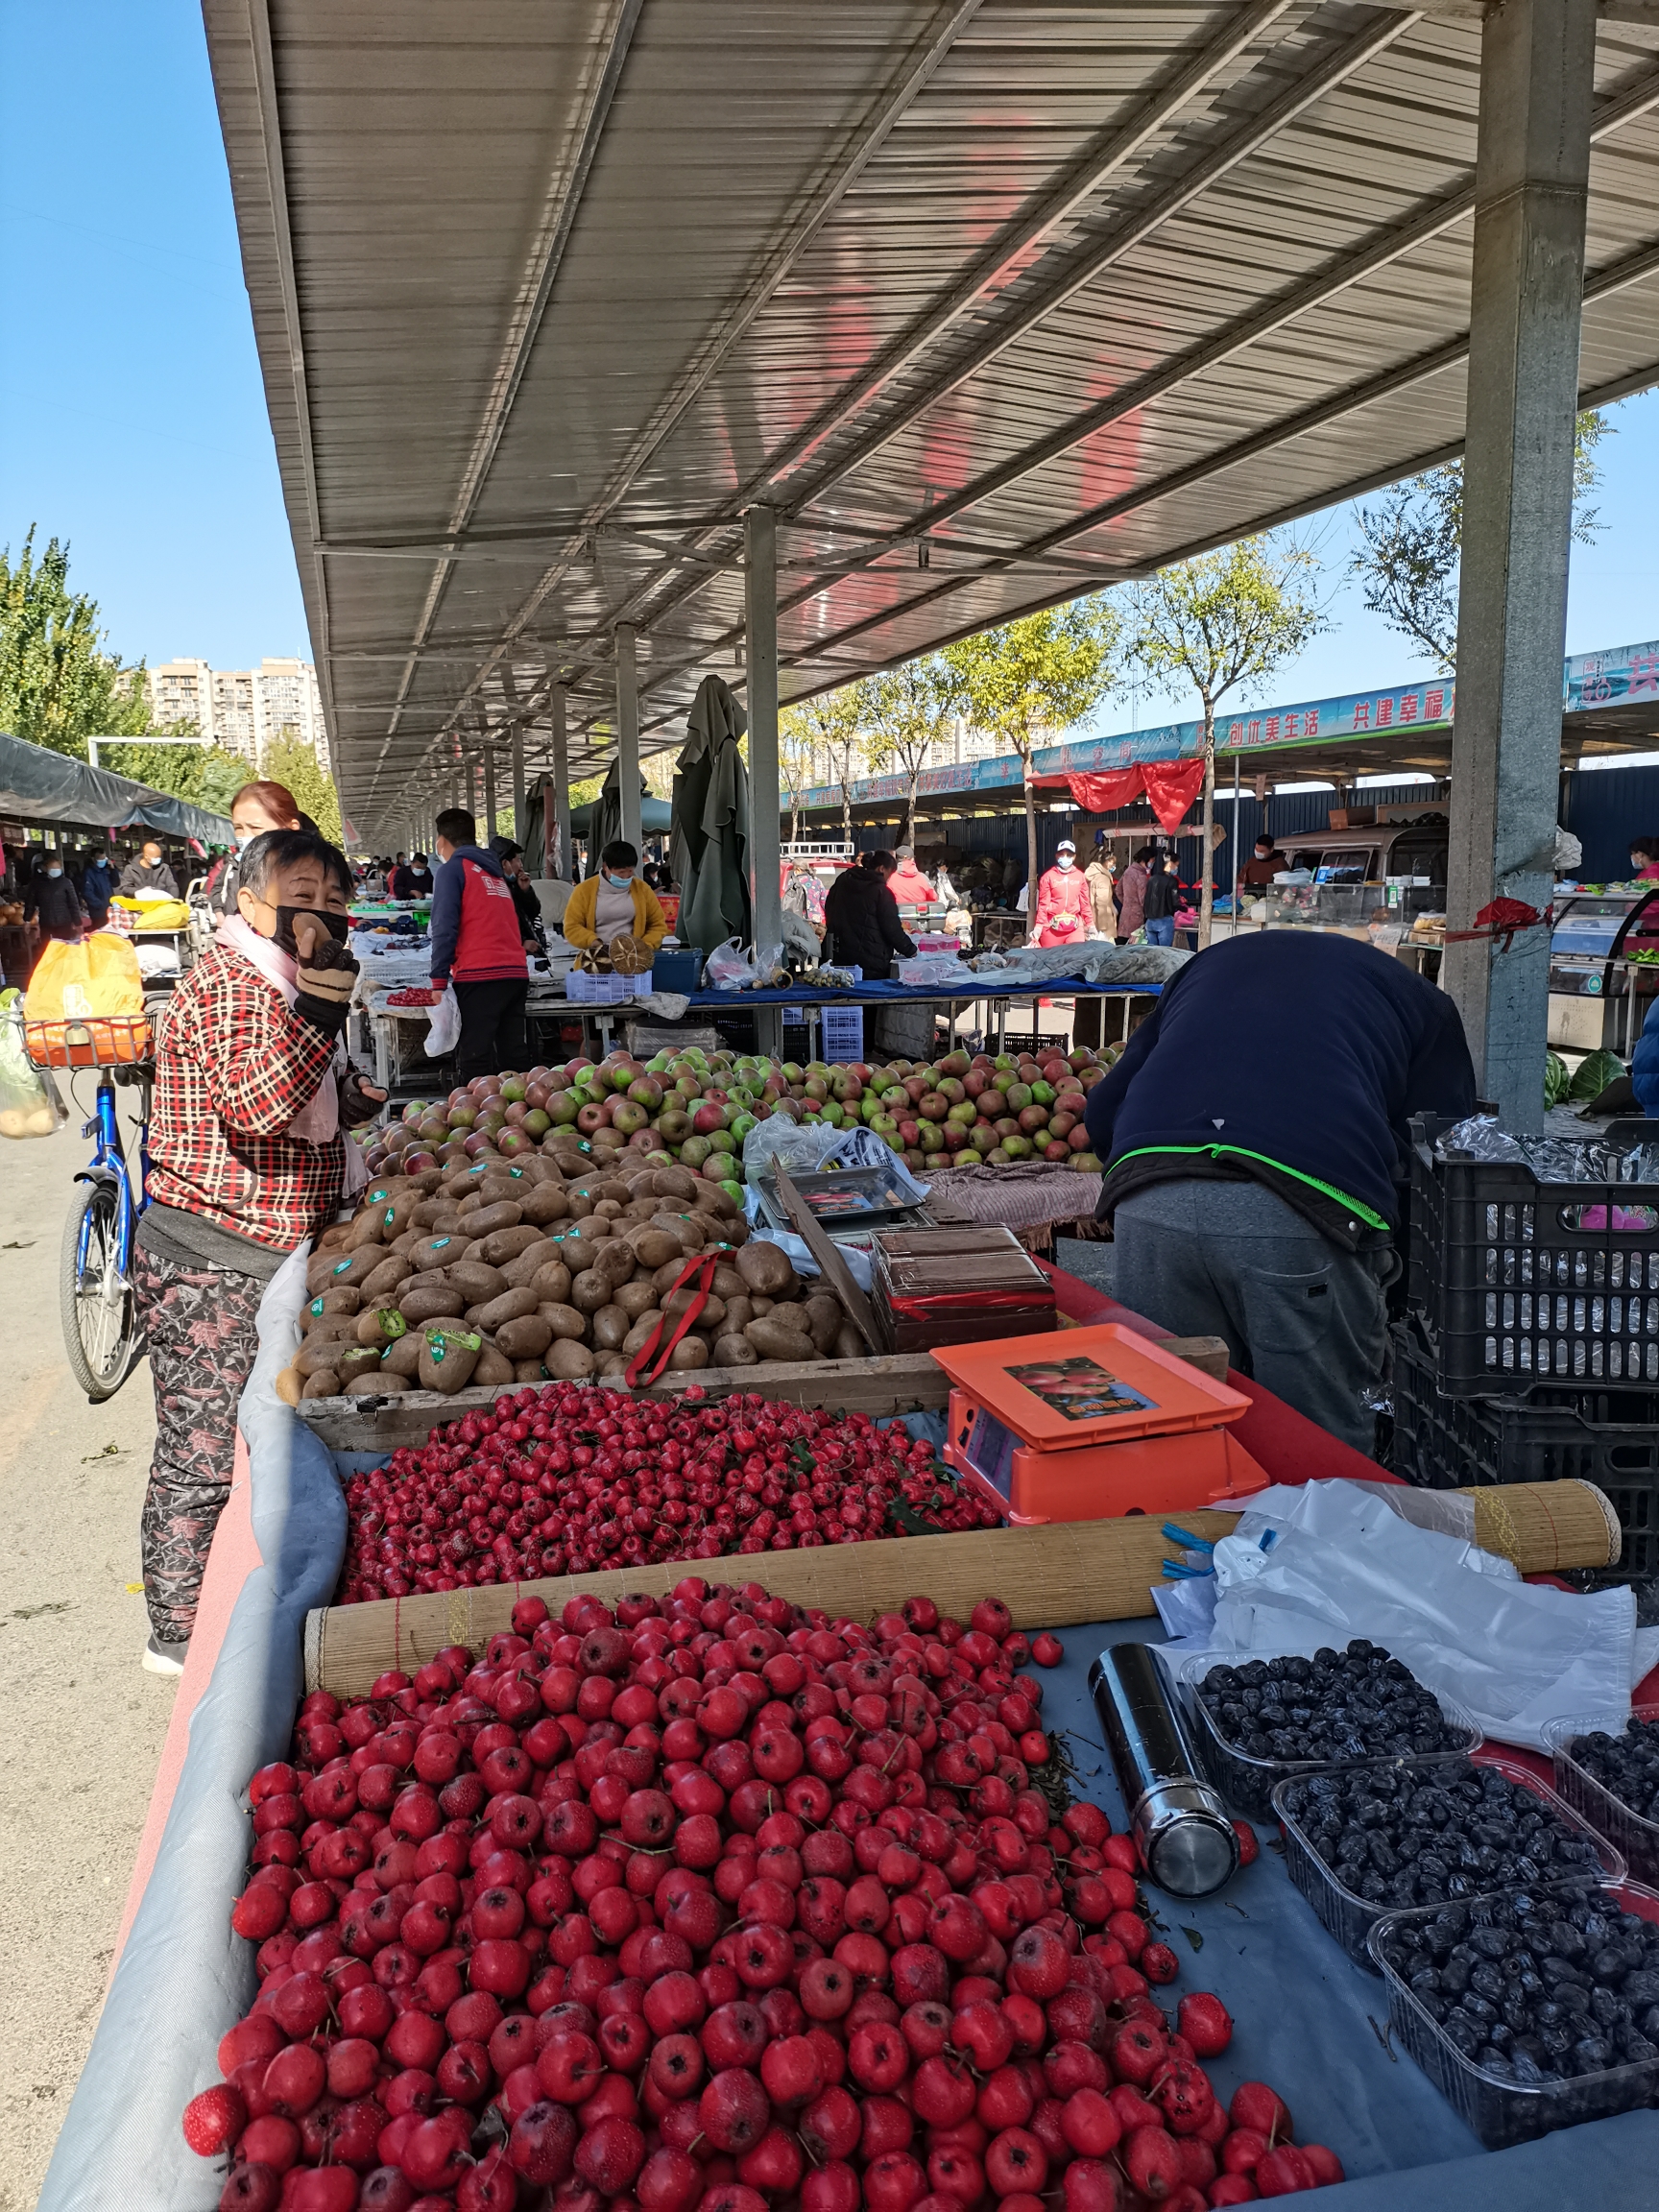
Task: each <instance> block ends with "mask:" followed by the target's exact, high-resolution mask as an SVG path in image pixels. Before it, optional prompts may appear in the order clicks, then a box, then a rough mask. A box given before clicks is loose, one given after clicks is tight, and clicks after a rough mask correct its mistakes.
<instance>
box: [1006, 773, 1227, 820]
mask: <svg viewBox="0 0 1659 2212" xmlns="http://www.w3.org/2000/svg"><path fill="white" fill-rule="evenodd" d="M1031 781H1032V784H1033V786H1034V787H1035V788H1037V789H1039V790H1044V791H1057V790H1058V789H1059V788H1060V786H1061V785H1062V784H1065V785H1066V786H1067V787H1068V788H1069V789H1070V793H1071V796H1072V798H1073V799H1074V800H1075V801H1076V802H1077V804H1078V805H1079V806H1081V807H1082V808H1083V810H1084V812H1085V813H1088V814H1115V813H1116V812H1117V811H1118V808H1119V807H1120V806H1133V805H1134V804H1135V802H1136V800H1137V799H1139V798H1140V796H1141V794H1142V791H1144V792H1145V794H1146V799H1147V803H1148V804H1149V805H1150V806H1151V808H1152V811H1153V813H1154V814H1155V815H1156V816H1157V817H1158V821H1159V823H1160V825H1161V826H1162V828H1164V829H1166V830H1172V829H1175V828H1176V827H1177V825H1178V824H1179V823H1180V821H1181V818H1182V816H1183V815H1184V814H1185V813H1186V811H1187V809H1188V807H1189V806H1190V805H1191V804H1192V802H1193V800H1194V799H1195V798H1196V797H1197V795H1198V793H1199V792H1200V791H1201V790H1202V789H1203V787H1204V763H1203V761H1202V760H1152V761H1148V762H1146V763H1145V764H1144V765H1142V766H1138V767H1134V768H1113V769H1109V770H1103V771H1101V772H1100V773H1099V774H1089V773H1084V772H1083V771H1081V770H1079V771H1078V772H1076V773H1075V774H1067V775H1063V776H1033V777H1032V779H1031Z"/></svg>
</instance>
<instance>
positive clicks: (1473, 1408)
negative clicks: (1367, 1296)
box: [1393, 1328, 1659, 1580]
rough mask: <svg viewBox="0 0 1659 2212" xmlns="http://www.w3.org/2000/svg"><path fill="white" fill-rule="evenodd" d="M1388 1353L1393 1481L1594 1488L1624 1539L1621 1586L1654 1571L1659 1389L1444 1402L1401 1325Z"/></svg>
mask: <svg viewBox="0 0 1659 2212" xmlns="http://www.w3.org/2000/svg"><path fill="white" fill-rule="evenodd" d="M1393 1353H1394V1472H1395V1474H1396V1475H1399V1476H1401V1477H1403V1478H1404V1479H1405V1480H1406V1481H1407V1482H1413V1483H1415V1484H1416V1485H1417V1486H1418V1488H1420V1489H1424V1490H1468V1489H1473V1488H1474V1487H1476V1486H1477V1485H1478V1484H1479V1483H1483V1482H1571V1481H1582V1482H1594V1483H1595V1485H1596V1487H1597V1488H1598V1489H1599V1490H1600V1491H1602V1492H1603V1493H1604V1494H1605V1496H1606V1498H1607V1501H1608V1503H1609V1504H1610V1505H1611V1506H1612V1508H1613V1510H1614V1512H1615V1513H1616V1514H1617V1516H1618V1519H1619V1527H1620V1529H1621V1531H1622V1532H1623V1551H1622V1552H1621V1555H1620V1560H1619V1567H1618V1576H1619V1579H1621V1580H1623V1579H1624V1578H1625V1577H1627V1576H1629V1575H1652V1574H1659V1391H1647V1390H1564V1389H1550V1390H1546V1391H1544V1392H1543V1393H1542V1394H1541V1395H1538V1396H1535V1397H1532V1398H1449V1397H1447V1396H1446V1394H1445V1393H1444V1392H1443V1391H1441V1390H1438V1389H1436V1387H1435V1383H1434V1368H1433V1363H1432V1359H1431V1357H1430V1356H1429V1355H1428V1353H1427V1352H1426V1351H1425V1349H1424V1347H1423V1346H1422V1345H1421V1344H1420V1343H1419V1342H1418V1341H1417V1340H1416V1338H1415V1336H1414V1334H1412V1332H1411V1331H1410V1330H1409V1329H1408V1328H1406V1329H1396V1330H1395V1331H1394V1333H1393Z"/></svg>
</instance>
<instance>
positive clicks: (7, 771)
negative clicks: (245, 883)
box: [0, 731, 234, 845]
mask: <svg viewBox="0 0 1659 2212" xmlns="http://www.w3.org/2000/svg"><path fill="white" fill-rule="evenodd" d="M114 742H115V743H117V744H122V743H126V742H128V740H126V739H122V738H117V739H115V740H114ZM132 742H133V743H141V742H142V740H141V739H133V740H132ZM0 815H5V816H6V817H7V818H8V819H9V820H11V821H13V822H66V823H70V824H73V825H74V826H75V827H76V828H77V829H166V830H170V831H171V832H172V834H173V835H174V836H175V837H194V838H195V839H196V841H197V842H198V844H202V845H229V844H231V843H233V842H234V834H233V832H232V830H231V828H230V825H229V823H228V821H227V819H226V818H225V816H224V815H223V814H209V813H208V812H207V811H206V809H205V808H204V807H202V806H192V805H188V804H187V803H186V802H185V801H184V800H182V799H170V798H169V797H168V796H167V794H166V793H165V792H164V791H152V790H151V789H150V787H149V785H148V784H147V783H134V782H132V781H131V780H130V779H129V778H127V777H125V776H111V775H110V773H109V771H108V769H107V768H93V767H89V766H88V765H87V763H86V762H85V761H84V760H72V759H71V758H70V757H69V756H68V754H66V753H54V752H53V751H52V750H51V748H50V746H46V745H30V744H26V743H25V742H24V740H23V739H22V738H21V737H12V736H9V735H8V734H7V733H5V732H3V731H0Z"/></svg>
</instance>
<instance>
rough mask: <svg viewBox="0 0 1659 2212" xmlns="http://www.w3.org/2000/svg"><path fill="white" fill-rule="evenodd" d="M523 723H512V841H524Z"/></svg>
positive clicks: (517, 842)
mask: <svg viewBox="0 0 1659 2212" xmlns="http://www.w3.org/2000/svg"><path fill="white" fill-rule="evenodd" d="M524 827H525V825H524V725H523V723H522V722H515V723H514V725H513V842H514V844H515V845H522V844H523V842H524Z"/></svg>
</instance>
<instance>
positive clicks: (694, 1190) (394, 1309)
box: [276, 1157, 865, 1406]
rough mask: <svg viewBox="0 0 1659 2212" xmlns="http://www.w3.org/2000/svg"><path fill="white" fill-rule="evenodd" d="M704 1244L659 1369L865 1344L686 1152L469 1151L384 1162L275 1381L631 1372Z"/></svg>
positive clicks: (826, 1293)
mask: <svg viewBox="0 0 1659 2212" xmlns="http://www.w3.org/2000/svg"><path fill="white" fill-rule="evenodd" d="M710 1250H712V1251H713V1252H714V1253H715V1254H716V1255H717V1262H716V1265H715V1267H714V1270H713V1282H712V1286H711V1287H710V1289H709V1295H708V1298H707V1302H706V1303H705V1305H704V1306H703V1308H702V1310H701V1311H700V1312H699V1313H698V1314H697V1316H696V1318H695V1320H694V1322H693V1324H692V1326H691V1328H690V1329H689V1330H688V1331H687V1332H686V1333H685V1334H684V1335H683V1336H682V1337H681V1338H680V1340H679V1342H678V1343H677V1344H676V1345H675V1346H674V1348H673V1350H672V1352H671V1353H670V1354H669V1358H668V1370H667V1372H670V1373H674V1374H685V1373H686V1372H687V1371H689V1370H694V1369H697V1368H700V1367H709V1366H714V1367H725V1368H730V1367H757V1366H764V1365H767V1364H769V1363H770V1364H781V1365H793V1364H796V1363H799V1362H802V1361H807V1360H815V1359H853V1358H859V1357H861V1356H862V1355H863V1353H864V1351H865V1346H864V1343H863V1340H862V1338H861V1337H860V1336H859V1334H858V1332H857V1330H856V1329H855V1328H854V1326H853V1324H852V1322H851V1321H849V1319H848V1318H847V1315H846V1313H845V1312H844V1310H842V1307H841V1304H840V1301H839V1300H838V1299H837V1298H836V1297H835V1296H834V1294H833V1293H832V1292H831V1291H830V1290H829V1289H828V1288H827V1287H826V1286H823V1285H822V1284H819V1283H808V1282H804V1281H803V1280H802V1278H801V1277H800V1276H798V1275H797V1274H796V1272H795V1269H794V1267H793V1266H792V1265H791V1263H790V1261H789V1257H788V1255H787V1254H786V1253H785V1252H783V1251H781V1250H780V1248H779V1247H778V1246H777V1245H775V1244H768V1243H765V1242H763V1241H756V1242H751V1241H750V1240H749V1225H748V1223H747V1222H746V1221H745V1220H744V1218H743V1215H742V1214H741V1212H740V1211H739V1210H738V1208H737V1207H736V1206H735V1205H734V1204H733V1201H732V1198H731V1197H730V1195H729V1194H728V1193H727V1192H726V1191H725V1190H721V1189H720V1188H719V1187H718V1186H717V1185H715V1184H712V1183H709V1182H705V1181H704V1180H703V1178H702V1177H701V1176H697V1175H693V1174H692V1173H691V1172H690V1170H689V1169H688V1168H685V1167H651V1166H644V1165H641V1166H637V1167H634V1166H629V1165H628V1164H627V1162H626V1160H622V1161H616V1160H612V1161H609V1162H607V1163H605V1164H604V1165H603V1166H593V1165H590V1164H589V1163H587V1162H585V1161H579V1162H578V1163H577V1164H576V1165H574V1166H570V1167H569V1168H568V1170H566V1169H565V1168H564V1167H562V1166H560V1165H559V1163H558V1162H556V1161H554V1160H551V1159H544V1158H541V1157H533V1158H529V1159H525V1160H523V1161H516V1162H514V1163H513V1165H512V1166H508V1165H507V1164H506V1163H505V1162H504V1161H500V1160H491V1161H489V1162H488V1163H473V1162H470V1161H469V1162H466V1163H462V1164H459V1165H457V1166H451V1167H447V1168H436V1167H433V1168H427V1169H425V1170H424V1171H422V1172H421V1173H420V1174H416V1175H409V1176H390V1177H381V1178H380V1179H379V1180H377V1181H376V1182H374V1183H373V1185H372V1186H371V1187H370V1189H369V1190H368V1191H367V1192H366V1193H365V1197H364V1201H363V1203H362V1205H361V1207H360V1209H359V1211H358V1213H357V1214H356V1216H355V1218H354V1219H353V1220H352V1221H350V1222H349V1223H340V1224H337V1225H336V1226H335V1227H333V1228H331V1229H329V1230H328V1231H327V1232H326V1233H325V1236H324V1237H323V1238H322V1240H321V1244H320V1247H319V1249H318V1251H317V1252H316V1253H315V1255H314V1256H313V1257H312V1259H311V1261H310V1262H309V1263H308V1266H307V1271H306V1281H305V1288H306V1293H307V1297H306V1304H305V1306H304V1307H303V1309H302V1310H301V1316H300V1319H301V1331H302V1339H301V1345H300V1349H299V1350H298V1352H297V1353H296V1354H295V1356H294V1358H293V1359H292V1361H291V1362H290V1363H289V1365H288V1366H287V1367H286V1368H284V1369H283V1371H282V1373H281V1375H280V1376H279V1377H278V1378H277V1383H276V1388H277V1394H278V1396H280V1397H281V1398H283V1399H284V1400H286V1402H287V1403H288V1404H289V1405H291V1406H293V1405H298V1404H299V1403H300V1402H301V1399H317V1398H335V1397H342V1396H344V1397H370V1396H379V1395H382V1394H384V1393H387V1392H395V1391H401V1390H436V1391H439V1392H442V1393H443V1394H444V1395H445V1396H446V1397H447V1396H450V1395H452V1394H453V1393H454V1392H455V1391H457V1390H461V1389H464V1388H466V1387H467V1386H468V1385H469V1384H471V1385H473V1386H474V1387H482V1386H491V1385H499V1384H503V1383H541V1382H544V1381H548V1380H552V1381H584V1380H588V1379H589V1378H592V1379H596V1380H600V1381H604V1380H606V1379H608V1378H611V1377H617V1376H622V1375H625V1374H626V1372H627V1369H628V1367H629V1365H630V1363H631V1362H632V1360H633V1359H634V1357H635V1355H636V1354H637V1353H638V1352H639V1351H640V1350H641V1349H643V1348H644V1347H645V1346H646V1345H647V1344H648V1343H649V1342H650V1339H651V1337H652V1335H653V1334H654V1333H657V1332H659V1331H660V1332H661V1333H660V1334H658V1338H657V1347H656V1352H657V1353H660V1352H661V1347H662V1346H663V1345H664V1344H665V1343H666V1342H667V1340H668V1337H669V1335H670V1334H672V1331H673V1327H674V1323H675V1321H676V1320H677V1319H678V1317H679V1316H680V1315H681V1314H682V1313H683V1312H684V1311H685V1309H686V1308H687V1307H688V1306H689V1305H691V1303H692V1302H693V1300H694V1299H695V1297H696V1296H697V1293H698V1288H699V1279H697V1278H694V1279H693V1280H692V1281H691V1283H689V1284H688V1285H685V1286H682V1287H679V1288H676V1287H675V1286H676V1284H677V1283H678V1282H679V1278H680V1277H681V1275H682V1274H683V1273H684V1272H685V1266H686V1262H688V1261H689V1260H691V1259H692V1258H693V1257H694V1256H695V1255H697V1254H699V1253H704V1252H708V1251H710ZM649 1364H652V1365H654V1364H655V1354H654V1355H653V1358H652V1359H651V1361H650V1362H649Z"/></svg>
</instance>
